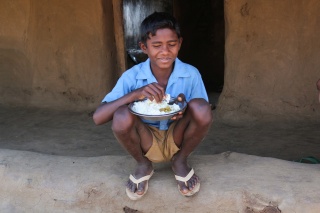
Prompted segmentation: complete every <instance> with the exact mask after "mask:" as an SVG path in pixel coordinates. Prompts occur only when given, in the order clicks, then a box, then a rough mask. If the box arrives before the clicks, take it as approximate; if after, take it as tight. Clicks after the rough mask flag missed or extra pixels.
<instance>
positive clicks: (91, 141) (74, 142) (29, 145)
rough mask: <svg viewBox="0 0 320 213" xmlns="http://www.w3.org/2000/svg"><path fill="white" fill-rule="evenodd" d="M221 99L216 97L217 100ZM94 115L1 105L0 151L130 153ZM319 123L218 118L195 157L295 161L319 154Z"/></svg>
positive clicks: (102, 154) (88, 154)
mask: <svg viewBox="0 0 320 213" xmlns="http://www.w3.org/2000/svg"><path fill="white" fill-rule="evenodd" d="M217 97H218V96H215V97H213V98H212V100H214V101H213V104H216V102H217V100H218V99H217ZM212 112H213V113H214V114H215V110H213V111H212ZM91 116H92V112H69V111H57V110H48V109H36V108H21V107H10V108H8V107H3V106H2V107H1V106H0V132H1V134H0V149H12V150H26V151H33V152H38V153H44V154H51V155H61V156H76V157H93V156H104V155H126V154H127V153H126V152H125V151H123V150H122V148H121V147H120V145H119V144H118V143H117V141H116V139H115V138H114V136H113V134H112V131H111V128H110V125H111V123H108V124H106V125H102V126H95V124H94V123H93V121H92V117H91ZM319 127H320V121H319V122H310V121H300V122H292V121H277V122H272V123H263V122H260V123H254V124H248V123H243V125H241V124H240V125H237V126H231V125H228V124H224V123H222V122H220V121H218V120H215V121H214V123H213V125H212V127H211V130H210V132H209V134H208V136H207V137H206V138H205V140H204V141H203V143H202V144H201V145H200V146H199V147H198V148H197V150H196V151H195V152H194V155H212V154H218V153H222V152H226V151H231V152H238V153H244V154H250V155H256V156H262V157H274V158H278V159H283V160H290V161H291V160H298V159H301V158H302V157H306V156H314V157H317V158H320V131H319Z"/></svg>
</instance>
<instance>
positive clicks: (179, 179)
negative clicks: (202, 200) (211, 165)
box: [175, 169, 200, 197]
mask: <svg viewBox="0 0 320 213" xmlns="http://www.w3.org/2000/svg"><path fill="white" fill-rule="evenodd" d="M193 174H194V170H193V169H191V170H190V172H189V174H188V175H187V176H185V177H181V176H178V175H175V178H176V180H177V181H181V182H184V184H185V185H186V186H187V187H188V183H187V182H188V181H189V180H190V178H191V177H192V176H193ZM178 189H179V192H180V194H182V195H183V196H186V197H190V196H192V195H194V194H196V193H197V192H199V190H200V182H198V183H197V184H196V185H195V186H194V188H193V189H192V190H191V191H189V192H188V193H186V194H184V193H182V192H181V189H180V185H179V184H178Z"/></svg>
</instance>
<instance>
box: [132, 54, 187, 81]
mask: <svg viewBox="0 0 320 213" xmlns="http://www.w3.org/2000/svg"><path fill="white" fill-rule="evenodd" d="M180 77H182V78H183V77H190V73H189V72H188V71H187V69H186V67H185V65H184V63H182V62H181V61H180V60H179V59H178V58H176V60H175V64H174V68H173V72H172V73H171V76H170V79H172V80H173V81H176V80H177V79H178V78H180ZM136 79H147V80H148V83H153V82H157V80H156V79H155V77H154V75H153V74H152V72H151V68H150V59H149V58H148V59H147V60H146V61H145V62H144V63H142V64H141V68H140V71H139V73H138V75H137V76H136Z"/></svg>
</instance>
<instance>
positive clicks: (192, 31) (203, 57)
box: [123, 0, 225, 93]
mask: <svg viewBox="0 0 320 213" xmlns="http://www.w3.org/2000/svg"><path fill="white" fill-rule="evenodd" d="M123 11H124V32H125V46H126V51H127V65H128V68H130V67H132V66H133V65H135V64H137V63H139V62H141V61H144V60H145V59H146V56H145V55H144V54H143V53H142V51H141V50H140V48H139V47H138V34H139V26H140V23H141V21H142V20H143V19H144V18H145V17H146V16H147V15H149V14H151V13H153V12H154V11H158V12H160V11H166V12H170V13H173V15H174V16H175V17H176V19H177V20H178V21H179V23H180V25H181V33H182V37H183V43H182V47H181V50H180V52H179V56H178V57H179V59H181V60H182V61H184V62H186V63H189V64H191V65H193V66H195V67H197V68H198V69H199V71H200V73H201V75H202V79H203V81H204V84H205V86H206V89H207V92H208V93H212V92H217V93H220V92H221V91H222V88H223V84H224V44H225V38H224V37H225V33H224V31H225V27H224V1H223V0H200V1H196V2H195V1H191V0H156V1H149V0H123ZM137 11H140V12H137Z"/></svg>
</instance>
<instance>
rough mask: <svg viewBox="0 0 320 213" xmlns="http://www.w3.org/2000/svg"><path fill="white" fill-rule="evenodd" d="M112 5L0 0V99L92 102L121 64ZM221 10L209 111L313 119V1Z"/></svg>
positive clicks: (316, 22)
mask: <svg viewBox="0 0 320 213" xmlns="http://www.w3.org/2000/svg"><path fill="white" fill-rule="evenodd" d="M115 6H116V7H117V8H114V7H115ZM120 7H121V0H113V1H111V0H110V1H104V0H92V1H87V0H68V1H62V0H55V1H42V0H15V1H0V97H1V99H0V104H4V105H8V106H14V105H23V106H36V107H49V108H54V109H71V110H84V109H90V110H93V109H95V108H96V106H97V105H98V104H99V102H100V101H101V99H102V97H103V96H104V95H105V93H106V92H108V91H109V90H110V89H111V88H112V87H113V84H114V82H115V80H116V79H117V77H118V75H119V73H121V72H122V71H123V70H124V66H125V62H124V61H123V60H122V61H121V60H120V59H121V51H123V43H122V44H121V42H122V41H121V38H122V37H123V36H122V35H123V32H121V26H120V25H119V23H120V22H121V21H122V20H121V12H119V11H120V9H119V8H120ZM224 10H225V11H224V13H225V28H226V29H225V30H226V32H225V35H226V44H225V76H224V88H223V92H222V94H221V96H220V99H219V104H218V107H217V111H216V112H217V118H218V119H222V120H225V121H227V122H237V121H243V120H247V121H257V120H268V119H272V118H277V119H278V118H285V119H292V118H298V119H300V118H301V119H317V120H319V118H320V106H319V103H318V99H317V91H316V87H315V83H316V80H317V79H319V78H320V70H319V67H320V60H318V59H319V58H320V51H319V49H320V40H319V39H318V37H319V36H318V35H319V34H320V32H319V31H320V27H319V26H320V16H319V15H318V11H320V2H319V1H317V0H296V1H294V3H293V1H292V0H282V1H278V0H268V1H265V0H225V1H224ZM115 22H116V23H118V24H115ZM121 33H122V34H121ZM119 44H120V45H119ZM121 45H122V49H121ZM119 52H120V54H119ZM122 55H123V52H122ZM122 58H123V57H122ZM119 67H120V68H119Z"/></svg>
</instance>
